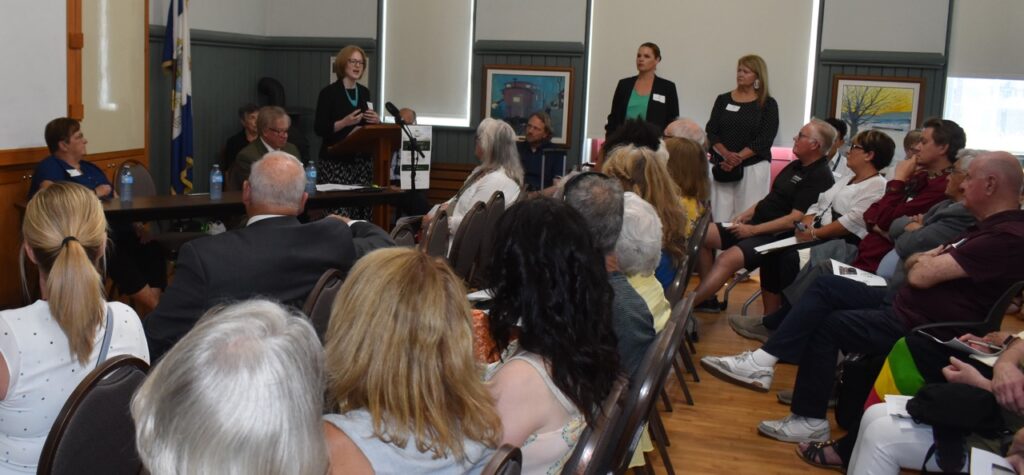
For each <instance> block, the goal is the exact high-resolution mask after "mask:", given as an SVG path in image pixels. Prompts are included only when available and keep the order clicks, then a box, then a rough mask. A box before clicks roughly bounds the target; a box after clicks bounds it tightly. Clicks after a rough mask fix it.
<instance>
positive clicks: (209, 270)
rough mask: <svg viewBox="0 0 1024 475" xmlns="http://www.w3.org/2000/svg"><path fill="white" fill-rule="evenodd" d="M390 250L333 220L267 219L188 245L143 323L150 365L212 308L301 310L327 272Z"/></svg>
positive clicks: (365, 228)
mask: <svg viewBox="0 0 1024 475" xmlns="http://www.w3.org/2000/svg"><path fill="white" fill-rule="evenodd" d="M392 245H394V241H392V240H391V237H390V236H389V235H388V234H387V233H386V232H384V230H382V229H380V228H378V227H377V226H374V225H373V224H370V223H366V222H357V223H352V225H351V227H350V226H348V225H346V224H345V223H343V222H341V221H340V220H337V219H334V218H324V219H321V220H319V221H314V222H311V223H307V224H302V223H300V222H299V220H298V219H297V218H295V217H294V216H281V217H276V218H268V219H264V220H262V221H258V222H255V223H253V224H252V225H250V226H246V227H245V228H242V229H237V230H234V231H230V232H226V233H223V234H218V235H216V236H209V237H204V238H200V239H196V240H194V241H190V242H188V243H186V244H185V245H183V246H182V247H181V250H179V251H178V261H177V264H176V266H175V272H174V281H173V282H172V283H171V285H170V286H169V287H168V288H167V292H166V293H165V294H164V295H163V296H162V297H161V298H160V304H159V305H158V306H157V307H156V310H154V311H153V313H151V314H149V316H147V317H146V318H145V319H144V320H143V321H142V323H143V328H145V330H146V339H147V340H148V341H149V356H150V361H154V362H155V361H156V360H157V358H159V357H160V356H162V355H163V354H164V353H165V352H166V351H167V350H169V349H170V348H171V347H172V346H174V344H175V343H177V342H178V340H179V339H181V337H182V336H184V335H185V334H186V333H188V331H189V330H191V329H192V327H193V326H194V325H195V323H196V321H197V320H199V317H200V316H202V315H203V313H205V312H206V311H207V310H209V309H210V308H211V307H213V306H214V305H217V304H221V303H225V302H231V301H235V300H243V299H248V298H252V297H257V296H263V297H268V298H272V299H275V300H278V301H280V302H282V303H285V304H297V306H301V305H302V303H303V302H304V301H305V299H306V297H307V296H308V295H309V292H310V291H311V290H312V289H313V286H314V285H316V282H317V280H318V279H319V278H320V276H321V275H322V274H323V273H324V271H326V270H327V269H330V268H336V269H339V270H341V271H342V273H347V272H348V270H349V269H350V268H351V267H352V264H353V263H355V261H356V259H358V258H359V257H360V256H362V255H363V254H365V253H367V252H369V251H371V250H373V249H376V248H379V247H387V246H392Z"/></svg>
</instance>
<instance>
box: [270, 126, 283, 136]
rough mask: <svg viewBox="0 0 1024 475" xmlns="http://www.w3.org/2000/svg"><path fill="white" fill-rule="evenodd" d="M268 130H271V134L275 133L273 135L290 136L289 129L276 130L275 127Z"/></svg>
mask: <svg viewBox="0 0 1024 475" xmlns="http://www.w3.org/2000/svg"><path fill="white" fill-rule="evenodd" d="M267 130H269V131H271V132H273V133H275V134H277V135H288V129H275V128H273V127H267Z"/></svg>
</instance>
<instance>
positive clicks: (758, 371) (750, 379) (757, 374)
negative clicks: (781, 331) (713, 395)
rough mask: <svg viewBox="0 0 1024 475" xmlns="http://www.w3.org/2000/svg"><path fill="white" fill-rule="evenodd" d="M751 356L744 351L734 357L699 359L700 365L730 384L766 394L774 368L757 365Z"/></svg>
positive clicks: (748, 352)
mask: <svg viewBox="0 0 1024 475" xmlns="http://www.w3.org/2000/svg"><path fill="white" fill-rule="evenodd" d="M753 355H754V353H753V352H750V351H744V352H743V353H740V354H738V355H736V356H705V357H703V358H701V359H700V365H701V366H703V367H704V369H706V370H708V372H710V373H711V374H714V375H715V376H718V377H719V378H722V379H724V380H726V381H728V382H730V383H735V384H738V385H740V386H743V387H746V388H750V389H753V390H754V391H761V392H767V391H768V388H771V387H772V378H773V377H774V376H775V368H774V367H771V366H761V365H759V364H757V363H756V362H754V358H753Z"/></svg>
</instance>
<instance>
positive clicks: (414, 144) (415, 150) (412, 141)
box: [395, 115, 427, 191]
mask: <svg viewBox="0 0 1024 475" xmlns="http://www.w3.org/2000/svg"><path fill="white" fill-rule="evenodd" d="M395 123H397V124H398V125H400V126H401V127H402V132H405V136H406V137H409V147H410V148H411V149H412V150H411V151H412V172H411V175H410V176H411V181H412V191H416V156H417V155H419V156H420V157H421V158H427V156H426V155H424V154H423V150H420V143H419V142H418V141H417V140H416V136H415V135H413V134H412V131H411V130H409V126H408V124H406V123H405V121H404V120H402V118H401V117H399V116H397V115H396V116H395ZM402 148H403V147H399V153H398V170H399V176H401V170H402V153H401V151H402Z"/></svg>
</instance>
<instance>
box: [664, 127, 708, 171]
mask: <svg viewBox="0 0 1024 475" xmlns="http://www.w3.org/2000/svg"><path fill="white" fill-rule="evenodd" d="M670 138H677V139H687V140H692V141H693V142H694V143H696V144H697V145H699V146H700V148H701V150H703V151H704V152H705V153H707V149H708V134H707V133H705V132H704V128H703V127H701V126H700V124H698V123H696V122H694V121H693V119H689V118H680V119H677V120H675V121H673V122H672V123H670V124H668V127H665V142H668V139H670ZM704 160H705V161H707V156H705V157H704ZM706 174H707V173H706V172H705V175H706Z"/></svg>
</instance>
